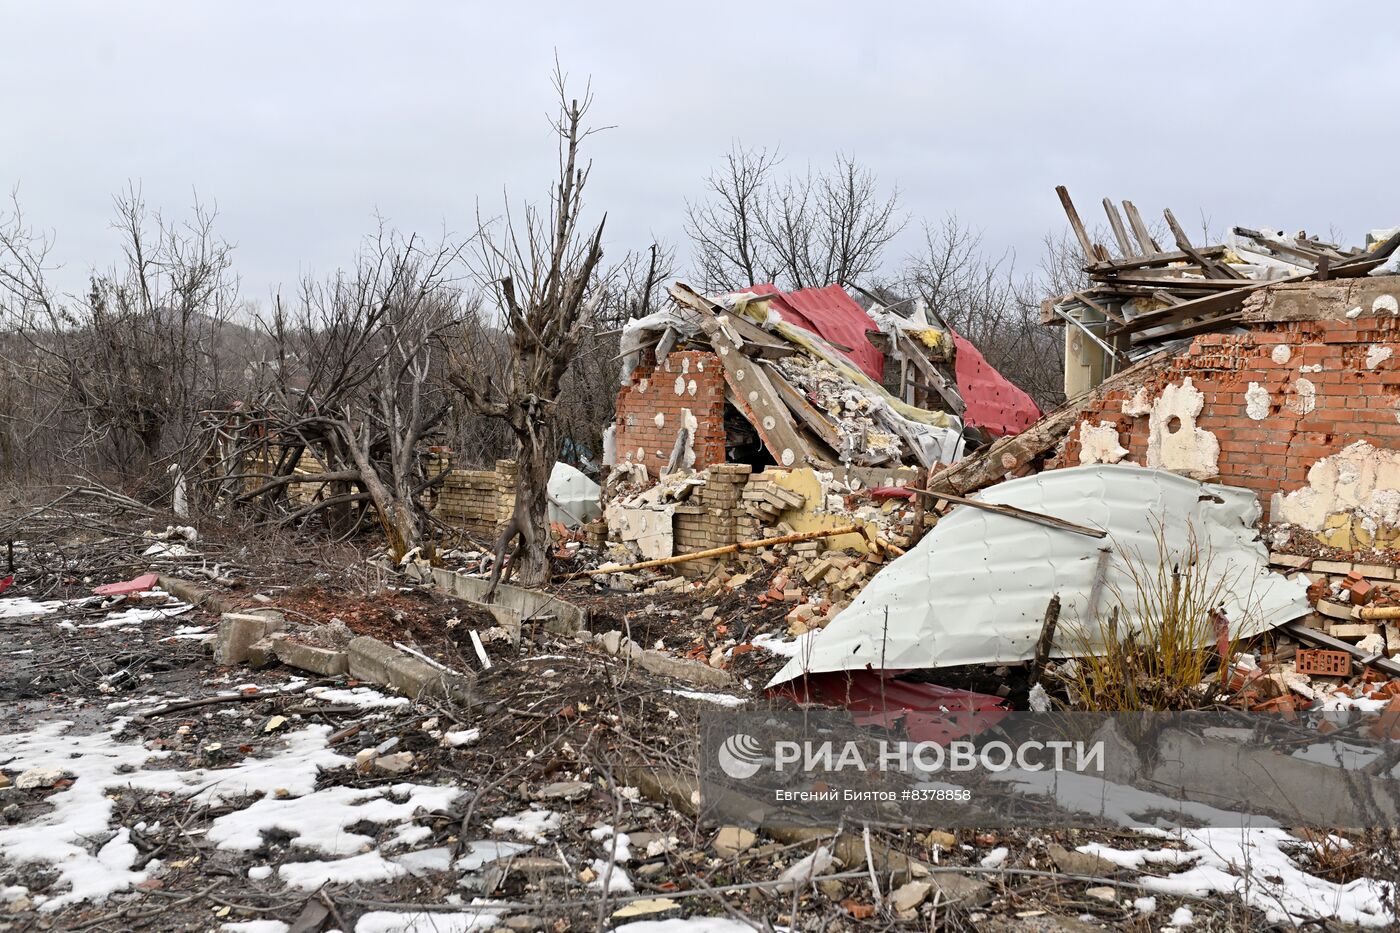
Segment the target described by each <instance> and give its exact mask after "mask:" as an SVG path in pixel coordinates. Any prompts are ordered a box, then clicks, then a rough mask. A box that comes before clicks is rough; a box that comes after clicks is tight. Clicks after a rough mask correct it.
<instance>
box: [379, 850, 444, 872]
mask: <svg viewBox="0 0 1400 933" xmlns="http://www.w3.org/2000/svg"><path fill="white" fill-rule="evenodd" d="M391 861H392V862H393V863H394V864H395V865H398V866H401V867H402V868H403V869H404V870H405V871H407V872H408V873H409V874H410V875H414V876H418V875H426V874H428V873H429V872H434V871H448V870H450V869H451V868H452V850H451V849H449V848H447V847H446V846H438V847H437V848H435V849H417V850H415V851H413V852H405V853H404V854H403V855H396V856H394V857H393V858H392V859H391Z"/></svg>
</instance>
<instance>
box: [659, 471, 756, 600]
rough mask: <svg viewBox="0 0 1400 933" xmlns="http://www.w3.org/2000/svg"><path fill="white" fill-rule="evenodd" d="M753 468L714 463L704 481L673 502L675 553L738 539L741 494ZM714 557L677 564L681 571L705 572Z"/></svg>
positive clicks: (715, 559)
mask: <svg viewBox="0 0 1400 933" xmlns="http://www.w3.org/2000/svg"><path fill="white" fill-rule="evenodd" d="M752 471H753V468H752V467H750V466H749V465H748V464H746V463H717V464H715V465H714V466H711V467H710V468H709V474H708V476H707V477H706V480H705V485H703V486H701V487H700V488H699V489H697V490H696V491H695V493H694V495H692V496H691V498H690V499H689V500H688V501H687V502H686V503H685V504H684V505H678V506H676V511H675V518H674V520H673V523H672V526H671V527H672V533H673V535H674V540H675V550H676V553H677V554H694V553H696V552H697V551H708V550H709V549H710V548H716V547H725V546H726V545H730V544H734V543H735V542H737V541H739V540H740V534H739V531H740V519H741V518H743V517H744V512H743V509H742V507H741V497H742V495H743V492H744V485H745V484H746V483H748V481H749V474H750V473H751V472H752ZM719 563H723V561H721V560H719V559H718V558H701V559H699V560H693V561H686V562H685V563H683V564H681V565H680V569H681V572H682V573H686V574H691V575H696V574H701V573H708V572H709V571H710V570H712V569H713V568H714V567H715V566H716V565H717V564H719Z"/></svg>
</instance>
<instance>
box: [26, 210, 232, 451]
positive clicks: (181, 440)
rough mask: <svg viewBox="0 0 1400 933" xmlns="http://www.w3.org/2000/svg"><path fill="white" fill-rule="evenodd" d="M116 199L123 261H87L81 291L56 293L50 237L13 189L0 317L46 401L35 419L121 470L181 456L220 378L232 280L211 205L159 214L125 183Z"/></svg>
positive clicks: (68, 446) (69, 444)
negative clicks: (90, 264) (179, 215)
mask: <svg viewBox="0 0 1400 933" xmlns="http://www.w3.org/2000/svg"><path fill="white" fill-rule="evenodd" d="M115 203H116V212H117V219H116V221H115V223H114V225H113V226H114V227H115V229H116V230H117V231H118V233H119V234H120V237H121V242H122V250H123V257H122V261H121V262H119V263H118V264H116V265H114V266H113V267H111V268H110V269H108V270H107V271H105V272H100V273H94V274H93V275H92V276H91V278H90V280H89V284H88V288H87V291H86V293H84V294H82V295H62V294H59V293H57V292H56V291H55V290H54V289H53V287H52V286H51V285H50V283H49V281H48V273H49V272H50V271H52V270H51V268H50V267H49V265H48V254H49V250H50V242H49V240H48V238H47V237H46V236H44V235H42V234H39V233H36V232H35V231H34V230H33V229H32V228H30V227H28V226H27V225H26V224H25V223H24V220H23V215H22V214H21V212H20V210H19V207H18V203H17V201H16V203H15V209H14V212H13V214H12V215H11V216H10V217H8V218H4V219H3V220H0V320H3V321H4V323H5V324H7V325H8V327H9V328H10V329H11V335H12V336H11V341H12V342H14V343H15V345H16V347H17V349H20V350H21V352H22V353H23V362H22V363H21V364H20V365H21V367H22V368H23V371H24V375H25V378H27V380H28V381H29V383H30V384H31V386H33V387H34V388H35V390H36V391H39V392H41V393H43V394H44V395H45V396H46V397H47V398H48V399H49V400H50V401H51V406H50V408H49V417H47V418H46V420H45V422H44V423H45V424H46V426H47V427H48V428H49V429H51V430H53V431H55V432H61V434H62V435H66V437H65V443H64V444H62V445H61V446H62V447H63V449H64V450H67V451H73V452H78V453H79V454H81V456H79V457H78V458H77V460H78V465H80V466H84V467H88V466H91V467H96V468H108V469H111V470H114V471H116V472H118V473H119V474H121V475H122V476H123V477H126V478H131V477H134V476H135V475H136V474H138V473H139V472H140V471H141V470H143V469H144V468H147V467H150V466H154V465H158V464H163V463H168V464H172V465H178V464H181V463H186V462H187V461H188V458H189V455H190V452H191V450H192V441H193V439H194V432H195V430H196V426H197V413H198V411H199V409H200V408H201V407H202V406H203V405H204V403H205V402H206V401H207V399H208V398H209V397H210V396H211V395H216V394H217V393H219V392H220V391H222V389H223V383H222V378H223V375H224V371H225V363H226V362H227V361H226V360H225V359H224V357H223V354H222V352H221V349H222V341H223V339H224V336H225V331H226V329H227V325H228V323H229V319H230V316H231V315H232V313H233V312H234V310H235V308H236V306H237V301H238V282H237V279H236V278H235V277H234V276H233V274H232V258H231V254H232V248H231V247H230V246H229V245H228V244H227V243H225V242H224V241H223V240H221V239H219V237H218V236H217V235H216V234H215V233H214V219H215V213H214V212H213V211H211V210H206V209H205V208H204V207H203V206H202V205H200V204H198V203H196V204H195V207H194V210H193V211H192V213H191V215H190V218H189V219H188V220H186V221H185V222H183V223H179V224H176V223H168V222H166V221H165V220H164V219H163V218H162V217H161V215H160V214H159V213H156V212H150V211H148V210H147V208H146V206H145V203H144V201H143V200H142V197H141V193H140V191H139V190H138V189H136V188H135V187H132V188H131V189H129V190H128V191H127V192H126V193H124V194H123V195H121V196H119V197H118V198H116V201H115ZM51 440H52V438H51ZM54 446H55V447H58V446H60V445H57V444H55V445H54ZM89 458H90V459H89Z"/></svg>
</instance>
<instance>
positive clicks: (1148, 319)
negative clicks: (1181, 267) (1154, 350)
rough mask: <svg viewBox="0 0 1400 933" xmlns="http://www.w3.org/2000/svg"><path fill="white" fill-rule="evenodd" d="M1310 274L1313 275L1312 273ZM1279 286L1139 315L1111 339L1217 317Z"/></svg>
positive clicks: (1113, 329)
mask: <svg viewBox="0 0 1400 933" xmlns="http://www.w3.org/2000/svg"><path fill="white" fill-rule="evenodd" d="M1309 275H1311V273H1309ZM1302 278H1305V276H1292V277H1290V278H1288V279H1279V280H1278V281H1279V282H1287V281H1296V280H1300V279H1302ZM1273 284H1277V283H1276V282H1255V283H1252V284H1249V285H1245V286H1243V287H1241V288H1235V289H1231V290H1230V291H1228V292H1219V293H1217V294H1214V295H1205V296H1203V297H1201V298H1194V299H1192V300H1191V301H1186V302H1183V303H1181V304H1179V305H1173V306H1172V307H1170V308H1162V309H1160V310H1157V311H1148V312H1147V313H1146V314H1139V315H1138V316H1137V317H1135V318H1132V319H1131V320H1129V321H1128V323H1126V324H1120V325H1118V326H1117V327H1111V328H1109V330H1108V336H1110V337H1113V336H1116V335H1118V334H1135V333H1137V332H1139V331H1144V330H1148V329H1149V328H1153V327H1160V326H1161V325H1163V324H1174V323H1176V322H1177V321H1184V320H1186V319H1187V318H1193V317H1201V316H1203V315H1207V314H1215V313H1216V312H1219V311H1231V310H1234V309H1236V308H1238V307H1239V306H1240V305H1242V304H1244V300H1245V298H1247V297H1248V296H1249V293H1250V292H1252V291H1254V290H1255V289H1257V288H1263V287H1264V286H1266V285H1273Z"/></svg>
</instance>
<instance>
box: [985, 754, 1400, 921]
mask: <svg viewBox="0 0 1400 933" xmlns="http://www.w3.org/2000/svg"><path fill="white" fill-rule="evenodd" d="M997 778H998V779H999V780H1006V781H1010V782H1011V783H1013V784H1015V785H1016V787H1017V790H1019V791H1021V792H1028V793H1037V794H1038V793H1045V794H1049V795H1050V796H1051V797H1052V798H1053V799H1054V801H1055V802H1056V803H1057V804H1058V805H1060V806H1063V807H1066V808H1068V809H1071V810H1077V811H1080V812H1085V813H1093V814H1097V815H1099V816H1100V817H1106V818H1108V819H1110V820H1114V821H1116V822H1118V823H1121V824H1122V825H1124V826H1139V827H1142V826H1143V823H1144V821H1150V820H1152V818H1153V816H1154V814H1157V815H1160V814H1162V813H1179V814H1181V815H1182V816H1184V817H1188V818H1193V819H1195V820H1199V821H1200V822H1202V823H1205V824H1207V825H1213V826H1215V827H1230V824H1231V823H1235V824H1236V826H1234V827H1231V828H1212V829H1170V830H1168V829H1156V828H1151V827H1147V828H1143V829H1142V830H1141V831H1142V832H1144V833H1146V834H1148V835H1153V836H1157V837H1159V838H1161V839H1162V841H1163V843H1164V847H1163V848H1161V849H1136V850H1120V849H1115V848H1112V847H1109V846H1105V845H1101V844H1097V843H1091V844H1089V845H1085V846H1080V847H1079V851H1081V852H1087V853H1090V854H1093V855H1097V856H1099V857H1100V858H1104V859H1106V860H1108V861H1110V862H1113V863H1114V864H1116V865H1119V866H1122V867H1124V868H1132V869H1137V868H1142V867H1143V866H1145V865H1156V866H1163V865H1173V866H1181V865H1185V866H1187V867H1185V868H1184V869H1183V870H1181V871H1178V872H1176V873H1175V874H1169V875H1166V876H1165V877H1151V876H1149V877H1142V878H1139V879H1138V881H1139V883H1140V884H1141V885H1142V886H1143V887H1144V888H1146V889H1147V890H1148V891H1152V892H1157V893H1160V894H1188V895H1193V896H1197V897H1209V896H1211V895H1218V894H1225V895H1237V896H1238V897H1239V898H1240V899H1241V900H1242V901H1243V902H1244V903H1245V904H1246V905H1248V906H1250V907H1253V908H1255V909H1257V910H1259V911H1261V912H1263V913H1264V914H1265V915H1266V916H1267V917H1268V919H1269V921H1270V922H1271V923H1277V924H1285V925H1289V926H1293V925H1297V924H1298V923H1301V922H1307V921H1312V920H1320V919H1324V918H1326V919H1331V920H1335V921H1337V922H1339V923H1342V924H1355V925H1358V926H1368V927H1385V926H1391V925H1393V924H1394V923H1395V922H1396V917H1395V916H1394V915H1393V914H1392V913H1391V911H1390V909H1389V908H1388V907H1387V904H1388V903H1389V894H1390V891H1389V886H1388V885H1387V883H1385V882H1381V881H1376V880H1372V879H1370V878H1358V879H1356V880H1353V881H1349V882H1346V883H1337V882H1334V881H1328V880H1326V879H1324V878H1319V877H1317V876H1316V875H1311V874H1308V873H1307V872H1305V871H1303V870H1302V869H1301V868H1300V867H1299V866H1298V865H1297V864H1296V863H1295V862H1294V861H1293V859H1292V858H1290V857H1289V855H1288V850H1290V849H1295V850H1296V849H1297V848H1298V847H1300V846H1305V845H1306V844H1305V843H1303V842H1302V841H1301V840H1299V839H1298V838H1297V837H1295V836H1292V835H1290V834H1289V833H1288V832H1286V831H1284V830H1282V829H1280V828H1278V827H1277V826H1275V825H1272V823H1271V821H1269V820H1266V819H1263V818H1260V817H1253V818H1252V821H1253V823H1254V824H1255V825H1252V826H1246V827H1240V826H1238V823H1239V822H1240V821H1241V820H1242V819H1243V818H1244V816H1243V815H1242V814H1239V813H1231V812H1229V811H1224V810H1219V809H1216V808H1214V807H1209V806H1206V805H1204V804H1196V803H1191V802H1186V801H1179V800H1174V799H1171V798H1168V797H1165V796H1162V795H1158V794H1152V793H1148V792H1144V791H1140V790H1138V789H1136V788H1133V787H1126V786H1123V785H1119V784H1114V783H1112V782H1109V781H1105V780H1103V779H1100V778H1094V777H1090V776H1088V775H1081V774H1072V773H1069V772H1063V771H1061V772H1053V773H1052V772H1041V773H1038V774H1033V773H1030V772H1006V773H1004V774H1001V775H997ZM1259 824H1266V825H1259ZM1169 845H1170V846H1174V847H1170V848H1168V847H1167V846H1169Z"/></svg>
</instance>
